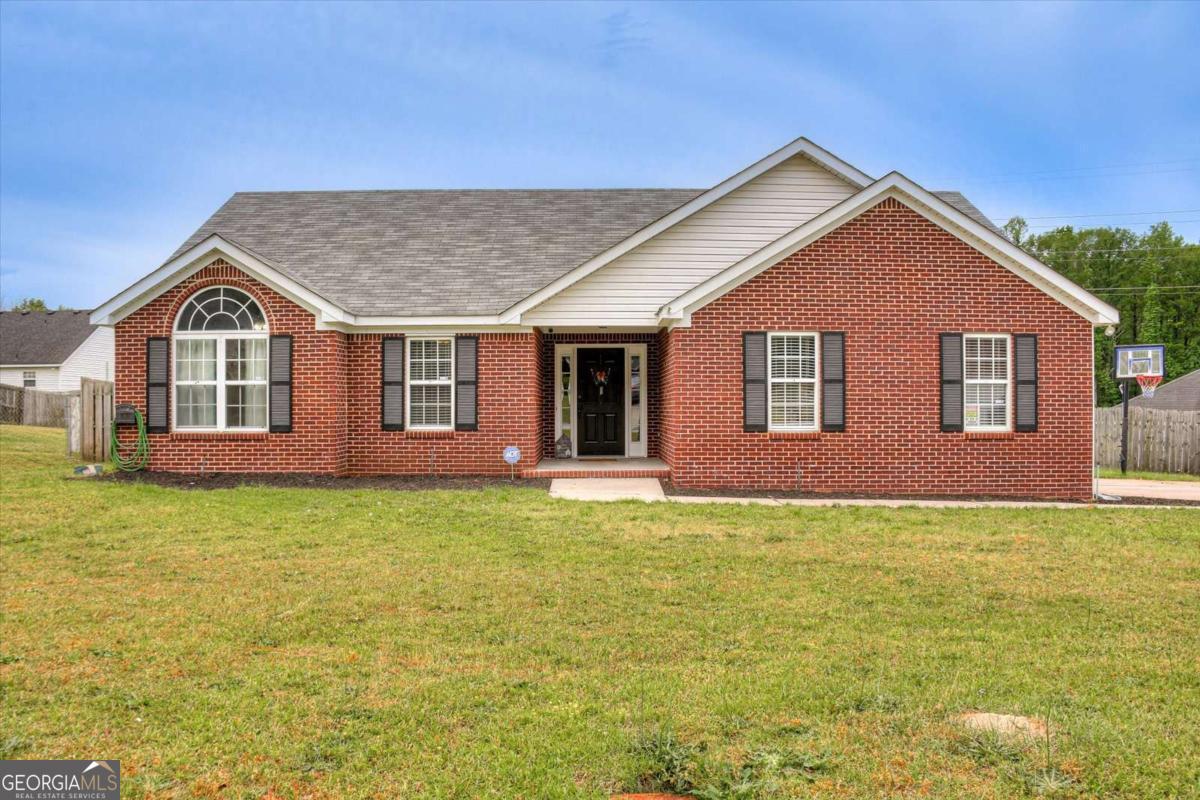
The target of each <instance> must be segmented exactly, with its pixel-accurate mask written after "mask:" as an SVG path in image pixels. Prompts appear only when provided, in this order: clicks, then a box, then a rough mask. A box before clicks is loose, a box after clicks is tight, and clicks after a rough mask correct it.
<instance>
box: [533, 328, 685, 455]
mask: <svg viewBox="0 0 1200 800" xmlns="http://www.w3.org/2000/svg"><path fill="white" fill-rule="evenodd" d="M542 348H543V349H542V358H543V361H542V364H543V373H542V374H543V376H544V377H543V381H544V382H543V384H542V386H543V391H544V394H543V395H542V403H543V417H542V421H543V422H542V424H543V427H542V430H543V440H542V442H543V444H542V452H541V454H540V455H541V457H542V458H541V463H540V464H538V465H534V466H530V467H529V468H528V470H527V471H526V473H523V474H530V475H531V476H532V475H534V474H535V473H536V475H537V477H547V476H548V474H549V472H551V471H552V472H553V475H550V476H551V477H553V476H554V475H557V476H559V477H565V476H567V475H568V474H569V475H571V476H577V475H578V476H591V475H600V474H603V475H605V476H615V475H616V474H617V473H620V474H621V475H626V474H629V475H631V476H635V477H643V476H654V477H657V476H658V475H660V474H661V475H665V474H666V473H667V470H668V467H667V465H666V464H665V463H663V462H662V461H661V460H659V458H658V456H659V450H658V440H657V434H658V430H657V428H658V412H659V397H658V384H659V375H658V369H659V363H660V359H659V336H658V333H657V332H650V331H630V332H627V333H616V332H611V331H610V332H603V331H596V332H582V331H579V332H576V331H572V332H563V333H555V332H551V331H547V332H546V333H545V335H544V336H543V339H542Z"/></svg>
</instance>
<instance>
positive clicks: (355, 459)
mask: <svg viewBox="0 0 1200 800" xmlns="http://www.w3.org/2000/svg"><path fill="white" fill-rule="evenodd" d="M92 320H93V321H94V322H96V323H99V324H103V325H111V326H113V327H114V329H115V336H116V384H117V386H116V393H117V401H118V402H119V403H127V404H132V405H134V406H136V407H137V408H138V409H140V410H141V411H142V412H143V413H144V414H145V417H146V421H147V425H148V430H149V440H150V451H151V460H150V469H157V470H174V471H185V472H192V471H199V470H208V471H235V472H241V471H269V472H285V471H303V472H321V473H332V474H337V475H361V474H385V473H391V474H428V473H432V474H488V473H497V474H503V473H507V471H508V469H509V467H508V465H507V464H506V463H505V462H504V460H503V458H502V453H503V450H504V448H506V447H509V446H516V447H519V448H520V450H521V453H522V458H521V461H520V463H519V465H518V469H519V470H520V471H521V474H523V475H551V476H566V475H633V474H645V475H657V476H668V475H669V476H670V477H671V478H672V480H674V481H675V482H676V483H677V484H678V485H681V486H687V487H701V488H704V487H710V488H721V487H746V488H751V487H753V488H774V489H797V488H798V489H801V490H803V491H811V492H814V493H835V492H853V493H866V494H988V495H1006V494H1007V495H1025V496H1028V495H1037V496H1044V497H1058V498H1080V499H1083V498H1089V497H1091V496H1092V489H1093V481H1092V473H1093V469H1092V463H1093V459H1092V407H1093V391H1092V363H1093V360H1092V343H1093V328H1094V327H1096V326H1106V325H1111V324H1115V323H1116V322H1117V312H1116V310H1115V309H1113V308H1112V307H1111V306H1109V305H1107V304H1105V303H1104V302H1103V301H1101V300H1099V299H1097V298H1096V297H1094V296H1092V295H1091V294H1089V293H1088V292H1086V291H1084V290H1083V289H1081V288H1080V287H1079V286H1076V285H1075V284H1073V283H1071V282H1070V281H1068V280H1066V279H1065V278H1063V277H1062V276H1061V275H1059V274H1057V273H1055V272H1054V271H1053V270H1051V269H1050V268H1049V267H1047V266H1046V265H1044V264H1042V263H1040V262H1039V261H1037V260H1036V259H1034V258H1033V257H1031V256H1030V255H1028V254H1027V253H1025V252H1023V251H1022V250H1020V249H1019V248H1018V247H1016V246H1015V245H1013V244H1012V242H1010V241H1009V240H1008V239H1006V238H1005V237H1004V235H1003V233H1002V232H1001V231H999V230H998V229H996V227H995V226H994V225H992V224H991V222H989V221H988V220H987V219H986V218H985V217H983V215H982V214H981V213H980V212H979V211H978V210H977V209H976V208H975V207H974V206H972V205H971V204H970V203H969V202H968V201H967V200H966V199H965V198H963V197H962V195H960V194H957V193H954V192H931V191H929V190H926V189H924V188H922V187H921V186H919V185H917V184H916V183H914V182H912V181H911V180H909V179H908V178H906V177H904V176H903V175H900V174H899V173H895V172H893V173H890V174H888V175H886V176H884V177H882V178H879V179H873V178H871V177H869V176H867V175H865V174H864V173H862V172H861V171H859V170H858V169H856V168H854V167H853V166H851V165H849V164H847V163H846V162H844V161H842V160H841V159H839V158H837V157H836V156H834V155H832V154H831V153H829V152H828V151H826V150H824V149H822V148H820V147H818V146H816V145H814V144H813V143H811V142H809V141H808V140H806V139H799V140H797V141H795V142H793V143H792V144H790V145H788V146H787V147H784V148H783V149H781V150H779V151H777V152H775V153H772V154H770V155H769V156H767V157H765V158H763V159H762V160H760V161H758V162H756V163H755V164H752V165H751V166H749V167H747V168H746V169H744V170H742V171H740V172H738V173H737V174H735V175H733V176H732V177H730V178H729V179H727V180H725V181H723V182H721V183H720V184H718V185H717V186H715V187H713V188H711V189H708V190H686V189H685V190H667V189H647V190H624V189H621V190H578V191H375V192H274V193H239V194H235V195H234V196H233V197H232V198H231V199H230V200H229V201H228V202H227V203H226V204H225V205H224V206H222V207H221V208H220V209H219V210H218V211H217V212H216V213H215V214H214V215H213V216H212V218H211V219H209V220H208V221H207V222H206V223H205V224H204V225H203V226H202V227H201V228H200V229H199V230H198V231H197V232H196V233H195V234H194V235H193V236H192V237H191V238H190V239H188V241H187V242H185V243H184V244H183V245H182V246H181V247H180V248H179V250H178V251H176V253H175V254H174V255H173V256H172V257H171V258H170V259H169V260H168V261H167V262H166V263H165V264H163V265H162V266H161V267H159V268H158V269H156V270H155V271H154V272H152V273H151V274H149V275H148V276H146V277H145V278H143V279H142V280H141V281H139V282H138V283H136V284H134V285H133V286H131V287H129V288H128V289H126V290H125V291H123V292H121V293H120V294H119V295H117V296H116V297H114V298H113V299H112V300H110V301H108V302H107V303H105V304H104V305H103V306H101V307H100V308H98V309H97V310H96V311H95V312H94V313H93V316H92ZM133 435H134V431H133V430H132V429H131V428H126V429H124V430H123V432H122V436H123V437H125V438H127V439H128V438H130V437H132V436H133Z"/></svg>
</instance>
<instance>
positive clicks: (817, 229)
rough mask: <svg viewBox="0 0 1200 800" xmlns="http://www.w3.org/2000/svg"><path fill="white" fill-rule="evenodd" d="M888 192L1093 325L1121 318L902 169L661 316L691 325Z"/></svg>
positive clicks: (741, 263)
mask: <svg viewBox="0 0 1200 800" xmlns="http://www.w3.org/2000/svg"><path fill="white" fill-rule="evenodd" d="M887 197H893V198H895V199H896V200H898V201H900V202H901V203H903V204H904V205H906V206H908V207H909V208H911V209H913V210H914V211H916V212H917V213H918V214H921V216H923V217H925V218H926V219H928V220H930V221H931V222H933V223H934V224H935V225H937V226H939V227H940V228H942V229H943V230H945V231H947V232H949V233H951V234H953V235H954V236H956V237H958V238H959V239H961V240H962V241H964V242H966V243H967V244H969V245H970V246H972V247H974V248H975V249H977V250H979V251H980V252H982V253H984V255H987V256H988V257H989V258H991V259H992V260H994V261H996V262H997V263H998V264H1000V265H1001V266H1003V267H1005V268H1007V269H1009V270H1010V271H1012V272H1013V273H1014V274H1016V275H1017V276H1019V277H1021V278H1023V279H1025V280H1026V281H1028V282H1029V283H1031V284H1033V285H1034V286H1036V287H1037V288H1039V289H1041V290H1042V291H1043V292H1045V293H1046V294H1048V295H1050V296H1051V297H1053V298H1054V299H1055V300H1057V301H1059V302H1060V303H1062V304H1063V305H1065V306H1067V307H1068V308H1070V309H1072V310H1073V311H1075V312H1076V313H1078V314H1079V315H1080V316H1082V317H1084V318H1085V319H1087V320H1089V321H1091V322H1092V323H1093V324H1095V325H1111V324H1115V323H1116V322H1117V321H1118V319H1119V314H1118V312H1117V310H1116V309H1115V308H1113V307H1112V306H1110V305H1109V304H1108V303H1105V302H1104V301H1103V300H1101V299H1100V298H1098V297H1096V296H1095V295H1093V294H1091V293H1090V292H1088V291H1087V290H1085V289H1084V288H1082V287H1081V286H1078V285H1077V284H1075V283H1073V282H1072V281H1070V280H1068V279H1067V278H1065V277H1063V276H1062V275H1060V274H1059V273H1057V272H1055V271H1054V270H1052V269H1051V268H1050V267H1048V266H1046V265H1045V264H1043V263H1042V262H1041V261H1038V260H1037V259H1036V258H1034V257H1033V256H1031V255H1029V254H1028V253H1026V252H1025V251H1024V250H1022V249H1021V248H1020V247H1018V246H1017V245H1015V244H1013V243H1012V242H1011V241H1009V240H1008V239H1007V238H1006V237H1004V236H1003V235H1001V234H1000V233H997V232H996V229H995V228H994V226H988V225H985V224H984V223H983V222H980V221H979V220H977V219H974V218H972V216H970V215H968V214H967V213H965V212H964V211H962V210H960V209H959V208H957V207H955V206H954V205H952V204H951V203H949V202H947V201H946V200H944V199H942V198H941V197H939V196H938V195H936V194H934V193H933V192H930V191H928V190H927V189H924V188H922V187H921V186H919V185H917V184H916V183H914V182H913V181H911V180H909V179H908V178H906V177H904V176H903V175H901V174H900V173H898V172H892V173H890V174H888V175H886V176H884V177H883V178H880V179H879V180H878V181H876V182H875V183H873V184H871V185H870V186H868V187H866V188H865V189H863V190H862V191H860V192H858V193H857V194H855V195H854V196H852V197H850V198H848V199H846V200H844V201H843V202H841V203H838V204H837V205H835V206H833V207H832V208H830V209H829V210H827V211H825V212H824V213H822V214H820V215H818V216H816V217H814V218H813V219H811V220H809V221H808V222H806V223H805V224H803V225H801V226H800V227H798V228H796V229H795V230H794V231H791V232H790V233H788V234H787V235H785V236H782V237H780V238H779V239H777V240H775V241H774V242H771V243H770V244H768V245H766V246H765V247H763V248H761V249H760V250H758V251H756V252H754V253H752V254H751V255H749V256H747V257H746V258H744V259H742V260H741V261H739V262H738V263H737V264H734V265H733V266H731V267H729V268H728V269H726V270H724V271H723V272H721V273H720V274H718V275H715V276H713V277H712V278H710V279H708V280H706V281H703V282H702V283H700V284H699V285H697V286H696V287H694V288H693V289H691V290H689V291H687V292H685V293H684V294H682V295H680V296H679V297H677V298H675V299H674V300H672V301H671V302H670V303H667V304H665V305H664V306H663V307H662V308H661V309H660V310H659V319H660V321H664V322H680V321H682V322H683V323H684V324H686V323H687V321H688V319H689V318H690V315H691V313H692V312H693V311H695V310H696V309H697V308H700V307H702V306H704V305H706V304H707V303H710V302H712V301H713V300H714V299H716V298H717V297H720V296H721V295H723V294H725V293H726V292H729V291H731V290H732V289H734V288H735V287H737V286H739V285H741V284H742V283H744V282H745V281H747V280H749V279H750V278H753V277H754V276H755V275H758V274H759V273H761V272H763V271H764V270H766V269H768V268H770V267H771V266H773V265H774V264H776V263H778V262H779V261H781V260H782V259H784V258H787V257H788V256H789V255H791V254H792V253H794V252H796V251H797V250H799V249H801V248H802V247H804V246H806V245H807V244H809V243H811V242H813V241H815V240H816V239H818V238H820V237H821V236H824V235H825V234H826V233H829V232H830V231H832V230H834V229H835V228H837V227H838V226H840V225H841V224H843V223H844V222H846V221H847V220H850V219H853V218H854V217H856V216H858V215H859V214H861V213H863V212H864V211H866V210H867V209H869V208H871V207H873V206H875V205H876V204H877V203H879V202H880V201H882V200H883V199H885V198H887ZM964 200H965V198H964ZM972 208H974V207H973V206H972Z"/></svg>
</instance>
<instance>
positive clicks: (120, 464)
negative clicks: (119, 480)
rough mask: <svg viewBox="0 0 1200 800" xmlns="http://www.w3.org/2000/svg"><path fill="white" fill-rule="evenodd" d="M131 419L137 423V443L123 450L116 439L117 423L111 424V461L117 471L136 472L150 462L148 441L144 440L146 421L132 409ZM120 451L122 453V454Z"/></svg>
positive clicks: (114, 421)
mask: <svg viewBox="0 0 1200 800" xmlns="http://www.w3.org/2000/svg"><path fill="white" fill-rule="evenodd" d="M133 418H134V420H136V421H137V441H135V442H134V443H133V444H132V445H129V446H127V447H125V448H122V447H121V442H120V440H118V439H117V421H116V420H113V424H112V433H111V436H112V448H111V449H112V460H113V464H114V465H115V466H116V468H117V469H119V470H122V471H124V472H137V471H138V470H140V469H145V468H146V464H148V463H149V462H150V440H149V439H148V438H146V420H145V419H143V417H142V412H140V411H138V410H137V409H136V408H135V409H133ZM122 449H123V450H124V452H122Z"/></svg>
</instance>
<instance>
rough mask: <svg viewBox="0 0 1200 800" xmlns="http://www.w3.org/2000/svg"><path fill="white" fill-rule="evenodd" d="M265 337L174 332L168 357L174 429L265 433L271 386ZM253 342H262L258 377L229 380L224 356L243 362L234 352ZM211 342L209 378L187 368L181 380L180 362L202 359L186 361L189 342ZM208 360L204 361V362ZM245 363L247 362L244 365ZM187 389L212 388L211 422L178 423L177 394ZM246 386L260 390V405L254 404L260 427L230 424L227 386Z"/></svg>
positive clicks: (262, 334)
mask: <svg viewBox="0 0 1200 800" xmlns="http://www.w3.org/2000/svg"><path fill="white" fill-rule="evenodd" d="M267 338H268V334H267V332H266V331H262V332H257V331H255V332H250V331H229V332H226V333H213V332H183V331H175V333H174V334H172V344H173V348H172V351H173V352H172V358H171V383H172V386H171V424H172V427H173V429H175V430H179V431H188V432H215V431H238V432H247V433H260V432H263V431H266V430H267V426H268V424H269V422H270V408H271V397H270V392H271V388H270V384H269V381H268V377H269V376H270V374H271V364H270V357H271V356H270V347H268V345H267ZM242 341H255V342H262V344H261V345H259V346H260V347H261V348H262V353H263V357H262V369H261V370H260V374H261V375H262V377H261V378H253V377H252V378H248V379H246V378H230V377H228V374H229V363H228V358H227V357H232V360H233V361H234V362H246V359H240V358H237V357H236V356H238V355H240V354H239V353H237V352H236V351H237V350H238V349H240V345H239V344H238V342H242ZM193 342H195V343H200V342H210V343H211V344H212V350H213V353H212V355H213V358H212V359H211V360H212V361H213V373H212V376H211V377H209V376H207V375H202V376H197V375H196V373H195V371H194V370H193V369H192V368H191V367H190V366H189V368H188V370H187V371H186V376H185V377H180V374H181V371H183V370H182V369H181V368H182V363H181V362H183V361H187V362H189V364H195V363H197V362H201V363H202V360H201V359H197V358H187V357H185V356H186V355H187V350H188V349H189V348H190V347H192V345H191V343H193ZM207 360H208V359H203V361H207ZM247 363H248V362H247ZM187 386H200V387H203V386H211V387H213V394H214V402H215V404H216V409H215V415H214V423H213V424H211V425H208V424H200V425H195V424H181V423H180V414H179V408H180V405H181V403H180V391H179V389H180V388H181V387H187ZM237 386H248V387H262V397H263V402H262V403H261V404H255V405H258V406H261V408H262V414H263V424H262V425H241V424H237V423H236V421H235V422H234V424H230V422H229V417H230V415H229V403H228V401H227V397H228V391H227V389H228V388H230V387H237Z"/></svg>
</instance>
